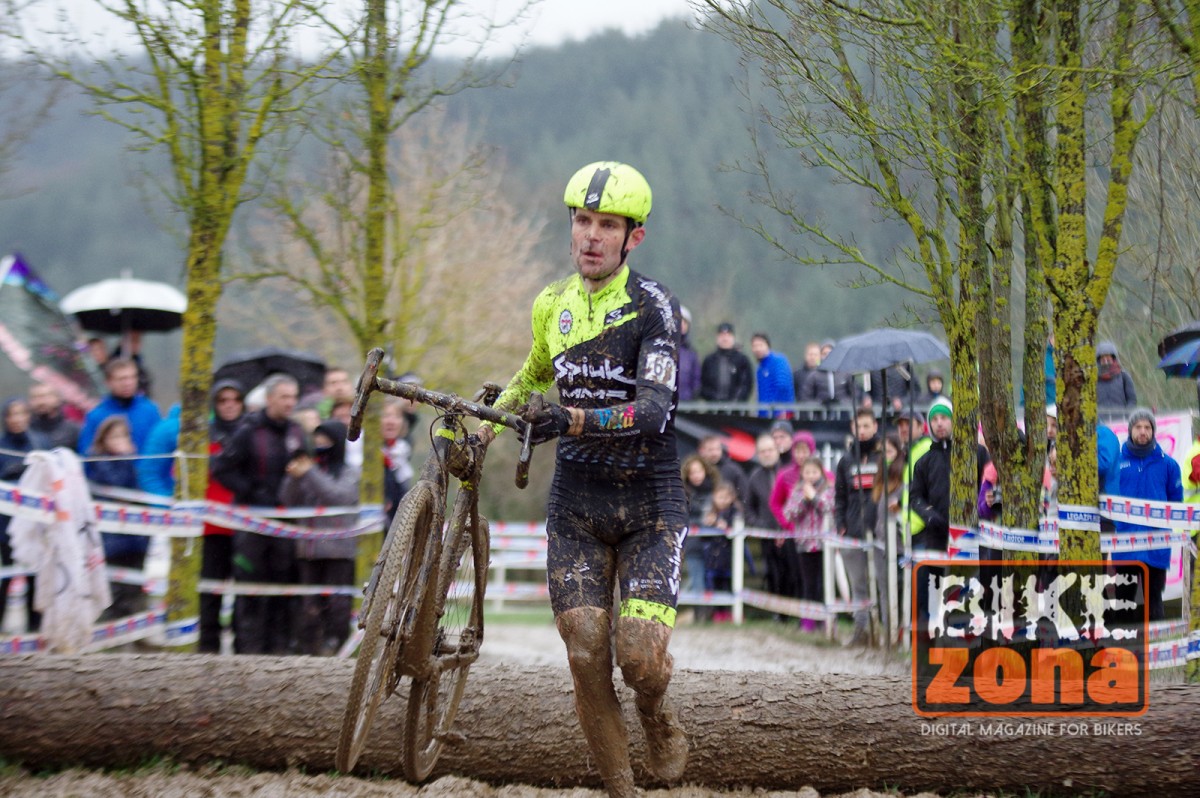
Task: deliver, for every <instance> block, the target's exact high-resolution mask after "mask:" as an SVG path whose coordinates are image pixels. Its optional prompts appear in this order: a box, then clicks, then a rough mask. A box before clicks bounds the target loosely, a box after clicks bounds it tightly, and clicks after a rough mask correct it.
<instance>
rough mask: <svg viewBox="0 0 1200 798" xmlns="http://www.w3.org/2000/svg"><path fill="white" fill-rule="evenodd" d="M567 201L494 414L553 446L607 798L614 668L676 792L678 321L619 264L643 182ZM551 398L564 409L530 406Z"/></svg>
mask: <svg viewBox="0 0 1200 798" xmlns="http://www.w3.org/2000/svg"><path fill="white" fill-rule="evenodd" d="M564 201H565V203H566V205H567V208H568V212H569V214H570V237H571V259H572V262H573V265H574V271H575V273H574V274H572V275H571V276H570V277H567V278H566V279H562V280H559V281H557V282H554V283H552V284H550V285H549V286H547V287H546V288H545V289H543V291H542V292H541V293H540V294H539V295H538V296H537V298H536V299H535V300H534V304H533V314H532V315H533V323H532V331H533V346H532V347H531V349H530V351H529V355H528V356H527V357H526V359H525V363H524V365H523V366H522V367H521V370H520V371H518V372H517V374H516V376H514V377H513V378H512V380H511V381H510V382H509V384H508V387H507V388H506V389H505V390H504V392H503V393H502V394H501V395H500V398H499V399H497V401H496V407H498V408H501V409H504V410H509V411H513V412H517V413H519V414H520V415H521V416H522V417H524V418H525V419H526V421H529V422H531V423H532V424H533V430H532V441H533V443H534V444H541V443H548V442H550V441H554V440H557V456H556V463H555V470H554V480H553V483H552V485H551V488H550V499H549V506H548V508H547V521H546V536H547V551H546V572H547V577H548V580H547V581H548V583H549V589H550V604H551V608H552V609H553V612H554V617H555V623H556V625H557V627H558V631H559V634H560V635H561V637H562V639H563V642H564V643H565V644H566V649H567V662H568V664H569V666H570V669H571V676H572V679H573V681H574V685H575V708H576V713H577V715H578V717H579V723H580V726H581V727H582V729H583V734H584V737H585V739H586V740H587V742H588V747H589V749H590V751H591V756H592V759H593V761H594V762H595V763H596V767H597V769H598V770H599V771H600V776H601V778H602V779H603V780H604V785H605V787H606V788H607V789H608V792H609V795H611V796H617V797H618V798H623V797H624V796H633V795H636V792H637V791H636V787H635V785H634V780H633V770H632V768H631V766H630V756H629V732H628V729H627V728H626V726H625V719H624V716H623V715H622V712H621V703H620V698H619V697H618V695H617V692H616V690H615V687H614V684H613V664H614V659H615V664H616V665H617V666H618V667H619V668H620V669H621V675H622V676H623V677H624V680H625V683H626V684H627V685H628V686H629V687H630V688H632V690H633V694H634V704H635V706H636V708H637V714H638V718H639V720H640V721H641V726H642V729H643V731H644V732H645V736H646V752H647V766H648V770H649V771H650V772H651V773H652V774H653V775H654V777H655V778H656V779H658V780H660V781H666V782H669V781H675V780H677V779H679V778H680V776H682V775H683V769H684V766H685V764H686V762H687V753H688V745H687V736H686V735H685V734H684V731H683V728H682V727H681V725H680V723H679V721H678V719H677V717H676V715H675V712H674V710H673V709H672V708H671V706H670V704H669V702H668V701H667V695H666V694H667V685H668V684H669V683H670V680H671V671H672V665H673V660H672V657H671V655H670V653H668V651H667V646H668V644H669V642H670V640H671V632H672V630H673V627H674V625H675V616H676V611H675V607H676V602H677V599H678V593H679V576H680V552H681V549H682V546H683V541H684V538H685V537H686V536H687V531H688V515H687V499H686V497H685V495H684V489H683V480H682V477H681V475H680V468H679V456H678V450H677V447H676V440H675V406H676V402H677V398H678V374H679V347H680V324H681V321H682V313H681V311H680V307H679V301H678V300H677V299H676V298H675V296H674V295H673V294H672V293H671V291H670V290H669V289H668V288H667V287H666V286H664V285H663V284H662V283H660V282H658V281H656V280H653V279H651V278H649V277H646V276H643V275H642V274H639V273H637V272H635V271H633V270H632V269H630V267H629V264H628V257H629V255H630V253H631V252H633V250H634V249H635V248H636V247H638V246H639V245H641V244H642V242H643V241H644V240H645V238H646V228H645V226H644V225H645V222H646V218H647V217H648V216H649V214H650V205H651V194H650V186H649V184H648V183H647V182H646V178H645V177H643V176H642V174H641V173H640V172H638V171H637V170H636V169H634V168H633V167H632V166H629V165H628V164H623V163H617V162H615V161H602V162H598V163H593V164H589V165H587V166H585V167H583V168H582V169H580V170H579V171H578V172H576V173H575V175H574V176H573V177H571V179H570V181H568V183H567V188H566V191H565V194H564ZM551 386H555V387H557V389H558V396H559V399H560V401H561V404H550V403H548V402H543V401H540V398H541V397H540V394H542V393H544V392H545V391H547V390H549V389H550V387H551ZM535 393H536V394H537V396H536V397H535ZM498 431H499V430H498V429H496V428H495V427H492V426H488V425H485V426H483V427H481V428H480V430H479V433H478V434H479V436H480V439H481V441H483V442H484V443H487V442H488V441H489V440H490V439H491V437H492V436H493V435H494V433H495V432H498ZM614 588H616V589H618V590H619V593H620V601H619V605H618V607H616V608H614V606H613V593H614ZM614 610H615V614H616V616H617V617H616V618H615V619H614V618H613V614H614Z"/></svg>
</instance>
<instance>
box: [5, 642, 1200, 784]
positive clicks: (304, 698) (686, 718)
mask: <svg viewBox="0 0 1200 798" xmlns="http://www.w3.org/2000/svg"><path fill="white" fill-rule="evenodd" d="M352 667H353V665H352V663H351V662H349V661H345V660H336V659H313V658H307V657H292V658H268V657H215V656H187V655H174V656H158V655H154V656H136V655H110V656H104V655H101V656H86V657H56V656H44V655H43V656H26V657H6V658H0V756H2V757H3V758H5V759H6V760H8V761H9V762H19V763H23V764H24V765H26V766H30V767H42V766H51V767H52V766H66V765H78V764H82V765H90V766H109V767H114V766H116V767H128V766H133V765H137V764H139V763H142V762H145V761H146V760H148V759H150V758H153V757H168V758H170V759H172V760H174V761H178V762H213V761H221V762H226V763H240V764H244V765H248V766H251V767H255V768H261V769H271V768H284V767H303V768H306V769H309V770H318V771H321V770H328V769H332V767H333V751H334V746H335V744H336V736H337V730H338V728H339V725H340V717H341V712H342V708H343V703H342V702H343V697H344V695H345V691H346V688H347V687H348V686H349V683H350V673H351V669H352ZM405 695H406V691H405V685H403V684H402V685H401V688H400V689H399V690H398V691H397V694H396V695H394V696H392V697H391V698H390V699H388V700H387V702H385V703H384V704H383V706H382V708H381V710H380V714H379V715H378V716H377V717H376V721H375V729H374V732H373V736H372V739H371V744H370V745H369V746H368V748H367V750H366V752H365V753H364V755H363V757H362V759H361V760H360V762H359V765H358V768H359V771H360V772H363V773H380V774H389V775H397V774H398V773H399V766H398V756H397V753H396V752H397V750H398V746H399V744H400V727H401V725H402V718H403V712H404V703H405ZM671 695H672V696H673V699H674V702H675V705H676V707H677V708H678V709H679V711H680V715H681V717H682V719H683V722H684V724H685V726H686V728H687V732H688V736H689V738H690V739H691V744H692V752H691V757H690V760H689V762H688V767H687V772H686V774H685V777H684V778H685V781H687V782H688V783H692V784H703V785H706V786H710V787H719V786H742V785H744V786H749V787H757V788H766V789H798V788H800V787H801V786H803V785H812V786H814V787H816V788H817V789H819V790H821V791H846V790H852V789H856V788H859V787H873V788H876V789H886V788H893V789H894V788H899V789H903V790H925V789H932V790H943V791H944V790H966V791H975V790H1000V789H1003V790H1012V791H1017V792H1021V791H1023V790H1024V788H1026V787H1029V788H1030V789H1032V790H1035V791H1038V790H1041V791H1054V792H1063V791H1064V790H1065V791H1067V792H1073V791H1080V792H1083V791H1087V790H1093V791H1095V790H1103V791H1106V792H1108V793H1110V794H1120V795H1124V796H1130V795H1182V794H1185V793H1189V794H1194V793H1191V791H1192V790H1194V778H1195V774H1196V772H1197V770H1198V769H1200V754H1198V753H1197V750H1196V747H1195V745H1194V740H1193V738H1194V731H1195V720H1194V719H1195V717H1196V716H1197V713H1198V712H1200V692H1197V691H1196V690H1195V689H1193V688H1188V687H1184V686H1163V687H1156V688H1155V690H1154V692H1153V694H1152V696H1151V702H1150V704H1151V707H1150V711H1149V714H1147V715H1145V716H1143V717H1141V718H1133V719H1115V720H1119V721H1120V722H1121V723H1127V722H1129V721H1134V722H1136V724H1137V726H1138V727H1140V735H1137V736H1112V735H1106V736H1098V735H1097V734H1096V724H1100V723H1102V722H1105V721H1106V720H1113V719H1105V718H1070V719H1066V721H1065V722H1077V723H1080V724H1081V725H1083V726H1085V727H1086V728H1087V729H1088V731H1089V732H1091V734H1088V735H1087V736H1066V735H1058V734H1052V735H1048V736H1038V735H1025V736H1021V735H1014V736H996V737H993V736H980V733H979V730H980V729H981V728H986V727H987V726H989V725H994V724H995V723H997V722H998V721H1004V722H1005V723H1012V724H1015V723H1017V722H1019V721H1020V720H1021V719H1018V718H999V719H994V720H993V719H968V721H969V724H970V726H971V727H972V728H973V729H974V730H975V732H976V733H975V735H974V736H972V737H971V738H970V739H965V738H964V737H960V736H953V735H945V734H939V735H933V734H929V733H928V732H926V733H925V734H923V733H922V727H923V726H924V727H925V728H926V730H928V728H929V726H931V725H934V722H933V721H931V720H930V719H924V718H919V717H917V716H916V715H915V714H914V712H913V709H912V706H911V702H910V695H911V688H910V685H909V682H908V680H907V679H906V678H896V677H872V678H862V677H857V676H848V675H836V676H810V675H804V674H782V673H762V672H754V673H744V672H735V671H704V672H699V671H685V672H680V673H677V674H676V675H675V679H674V681H673V683H672V687H671ZM630 698H631V697H630V695H629V694H628V693H627V692H626V693H624V694H623V702H624V705H625V708H626V718H627V722H629V723H630V724H631V729H632V733H631V738H632V740H633V745H634V749H635V750H634V752H633V757H634V762H635V768H640V763H642V762H643V761H644V754H643V750H642V735H641V732H640V730H639V729H636V721H635V720H634V713H633V710H632V701H631V700H630ZM1034 720H1039V721H1045V720H1046V719H1045V718H1036V719H1034ZM958 723H959V724H961V723H962V721H959V722H958ZM1058 723H1059V721H1054V720H1052V721H1051V722H1050V726H1051V728H1053V729H1055V730H1057V729H1058ZM948 724H949V721H946V720H942V721H938V724H937V725H939V726H940V727H941V728H943V729H946V728H950V726H949V725H948ZM457 731H460V732H461V733H462V734H463V735H464V738H465V739H464V741H463V742H462V743H461V744H459V745H456V746H454V747H450V748H448V749H447V750H446V752H445V753H444V754H443V756H442V759H441V761H440V763H439V765H438V768H437V771H436V773H435V775H442V774H446V773H459V774H463V775H466V776H469V777H472V778H476V779H483V780H486V781H491V782H516V783H524V784H534V785H542V786H549V787H560V786H574V785H591V786H596V785H598V783H599V779H598V777H597V774H596V772H595V769H594V767H593V766H592V763H591V761H590V758H589V757H588V756H587V753H586V746H585V744H584V741H583V737H582V736H581V734H580V732H579V726H578V723H577V721H576V719H575V714H574V709H573V704H572V693H571V683H570V678H569V675H568V672H567V670H566V668H565V667H564V668H554V667H516V666H477V667H476V668H475V669H474V670H473V672H472V674H471V677H470V679H469V680H468V686H467V692H466V695H465V697H464V699H463V703H462V706H461V709H460V712H459V720H458V724H457ZM639 777H640V779H642V780H643V781H645V780H648V777H647V776H646V774H645V773H644V772H639ZM1189 785H1191V786H1189Z"/></svg>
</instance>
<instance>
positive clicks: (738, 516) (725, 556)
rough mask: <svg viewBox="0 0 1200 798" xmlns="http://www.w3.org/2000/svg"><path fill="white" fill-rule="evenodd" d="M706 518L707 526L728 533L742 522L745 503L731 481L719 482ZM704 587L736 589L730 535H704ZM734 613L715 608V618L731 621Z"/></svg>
mask: <svg viewBox="0 0 1200 798" xmlns="http://www.w3.org/2000/svg"><path fill="white" fill-rule="evenodd" d="M703 521H704V526H706V527H711V528H714V529H719V530H721V531H722V532H724V533H725V534H726V535H728V534H730V533H731V532H733V531H734V530H735V528H738V527H741V526H742V508H741V503H740V502H738V497H737V490H736V489H735V488H734V487H733V485H732V484H731V483H728V482H719V483H717V486H716V487H715V488H713V492H712V498H711V499H710V500H709V502H708V507H707V508H706V509H705V510H704V518H703ZM704 589H705V590H712V591H729V590H732V589H733V542H732V541H731V540H730V539H729V538H727V537H722V536H713V537H707V538H704ZM732 617H733V615H732V613H731V612H730V611H729V608H728V607H721V608H720V609H717V610H715V611H714V612H713V620H714V621H717V622H724V621H729V620H731V619H732Z"/></svg>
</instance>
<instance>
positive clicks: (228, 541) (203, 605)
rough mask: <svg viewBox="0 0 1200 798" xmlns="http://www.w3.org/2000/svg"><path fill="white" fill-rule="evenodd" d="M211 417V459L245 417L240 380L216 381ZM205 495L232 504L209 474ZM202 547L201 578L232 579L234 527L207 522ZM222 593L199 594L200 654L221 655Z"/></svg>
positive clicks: (230, 494) (229, 493)
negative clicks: (229, 527)
mask: <svg viewBox="0 0 1200 798" xmlns="http://www.w3.org/2000/svg"><path fill="white" fill-rule="evenodd" d="M211 396H212V408H213V412H212V420H211V421H210V422H209V424H208V456H209V462H210V463H211V462H212V458H215V457H216V456H217V455H218V454H220V453H221V450H222V449H223V448H224V446H225V441H226V440H227V439H228V438H229V437H230V436H231V435H233V433H234V431H235V430H237V428H238V425H239V424H240V423H241V421H242V417H243V416H244V415H245V414H246V389H245V388H243V387H242V384H241V383H240V382H238V381H237V380H231V379H223V380H217V381H216V382H215V383H213V387H212V393H211ZM204 497H205V498H206V499H208V500H209V501H212V502H216V503H220V504H230V503H232V502H233V491H231V490H229V488H227V487H225V486H224V485H222V484H221V482H220V481H219V480H218V479H216V478H215V477H213V475H212V473H211V470H210V473H209V476H208V488H207V490H206V491H205V494H204ZM201 540H202V548H201V550H200V578H201V579H203V580H213V581H218V582H220V581H225V580H227V579H232V578H233V530H232V529H228V528H226V527H221V526H217V525H215V524H210V523H207V522H205V524H204V536H203V538H202V539H201ZM222 600H223V597H222V596H221V594H219V593H201V594H200V621H199V633H200V640H199V642H198V645H197V650H198V651H199V652H200V653H201V654H219V653H220V652H221V639H222V636H223V633H224V631H225V630H224V629H223V628H222V626H221V602H222Z"/></svg>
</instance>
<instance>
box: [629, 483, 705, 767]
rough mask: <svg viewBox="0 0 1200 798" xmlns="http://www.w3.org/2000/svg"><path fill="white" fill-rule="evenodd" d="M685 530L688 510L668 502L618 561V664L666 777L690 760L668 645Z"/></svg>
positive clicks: (655, 762)
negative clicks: (671, 691) (674, 700)
mask: <svg viewBox="0 0 1200 798" xmlns="http://www.w3.org/2000/svg"><path fill="white" fill-rule="evenodd" d="M685 535H686V519H685V518H684V517H683V515H682V513H680V512H678V508H673V507H670V506H667V507H664V508H662V510H661V512H656V513H655V514H654V516H652V517H650V518H649V519H648V521H647V525H646V526H645V527H644V528H643V529H640V530H635V531H634V532H633V533H632V534H630V535H629V537H627V538H626V539H625V540H624V541H623V542H622V545H621V547H620V555H619V561H618V574H619V579H620V584H621V595H622V600H621V612H620V617H619V618H618V620H617V646H616V648H617V665H618V666H620V668H621V675H622V676H623V677H624V679H625V683H626V684H627V685H629V686H630V688H632V689H633V691H634V695H635V699H634V700H635V704H636V706H637V709H638V717H639V719H640V720H641V722H642V729H643V731H645V733H646V749H647V754H648V764H649V767H650V770H651V771H652V772H653V773H654V774H655V775H656V776H658V777H659V778H661V779H663V780H664V781H674V780H676V779H678V778H679V777H680V776H682V775H683V769H684V766H685V765H686V764H687V752H688V744H687V736H686V735H685V734H684V732H683V728H682V727H681V726H680V724H679V721H678V719H677V718H676V716H675V712H674V710H673V709H672V708H671V706H670V704H669V703H668V701H667V685H668V684H669V683H670V681H671V672H672V668H673V665H674V660H673V658H672V657H671V654H670V653H669V652H668V651H667V646H668V645H669V644H670V642H671V632H672V630H673V629H674V626H675V601H676V598H677V596H678V590H679V561H680V552H681V549H682V547H683V540H684V537H685Z"/></svg>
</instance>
